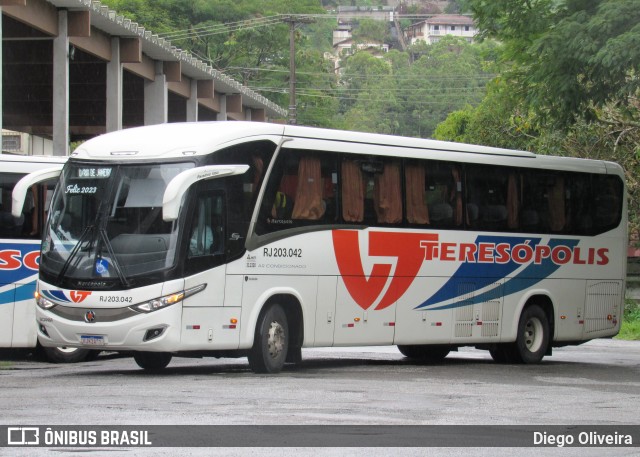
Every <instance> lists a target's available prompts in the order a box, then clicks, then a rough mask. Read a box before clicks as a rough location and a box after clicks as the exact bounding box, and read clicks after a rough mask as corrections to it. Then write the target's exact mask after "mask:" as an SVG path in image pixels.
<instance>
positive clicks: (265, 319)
mask: <svg viewBox="0 0 640 457" xmlns="http://www.w3.org/2000/svg"><path fill="white" fill-rule="evenodd" d="M288 350H289V324H288V322H287V315H286V314H285V312H284V310H283V309H282V307H281V306H280V305H275V304H274V305H271V306H269V307H268V308H267V309H266V310H264V311H263V312H262V313H261V315H260V318H259V319H258V324H257V326H256V334H255V337H254V340H253V347H252V348H251V350H250V351H249V355H248V359H249V366H250V367H251V369H252V370H253V371H254V372H255V373H278V372H280V371H281V370H282V367H283V366H284V363H285V360H286V358H287V352H288Z"/></svg>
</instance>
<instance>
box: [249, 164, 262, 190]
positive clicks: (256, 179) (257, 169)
mask: <svg viewBox="0 0 640 457" xmlns="http://www.w3.org/2000/svg"><path fill="white" fill-rule="evenodd" d="M252 159H253V168H254V170H253V189H251V191H252V192H257V191H258V184H260V179H261V178H262V173H263V172H264V162H263V161H262V158H260V157H258V156H255V155H254V156H253V157H252Z"/></svg>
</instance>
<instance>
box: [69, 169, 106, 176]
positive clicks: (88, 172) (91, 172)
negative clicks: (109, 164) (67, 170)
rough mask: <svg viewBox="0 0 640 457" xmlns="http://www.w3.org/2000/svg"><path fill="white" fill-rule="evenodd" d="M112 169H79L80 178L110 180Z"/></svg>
mask: <svg viewBox="0 0 640 457" xmlns="http://www.w3.org/2000/svg"><path fill="white" fill-rule="evenodd" d="M109 176H111V168H78V176H77V177H78V178H108V177H109Z"/></svg>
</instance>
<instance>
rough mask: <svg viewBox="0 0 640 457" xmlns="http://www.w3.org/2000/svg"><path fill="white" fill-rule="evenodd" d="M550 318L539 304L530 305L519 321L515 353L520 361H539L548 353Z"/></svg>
mask: <svg viewBox="0 0 640 457" xmlns="http://www.w3.org/2000/svg"><path fill="white" fill-rule="evenodd" d="M550 328H551V327H550V325H549V318H548V317H547V314H546V313H545V312H544V310H543V309H542V308H541V307H540V306H538V305H531V306H528V307H527V308H526V309H525V310H524V311H523V312H522V316H520V321H519V322H518V336H517V338H516V342H515V347H514V350H515V354H516V356H517V357H518V359H519V360H518V361H519V362H520V363H526V364H533V363H539V362H540V361H541V360H542V358H543V357H544V355H545V354H546V353H547V349H548V348H549V341H550V333H551V332H550Z"/></svg>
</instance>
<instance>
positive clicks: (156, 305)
mask: <svg viewBox="0 0 640 457" xmlns="http://www.w3.org/2000/svg"><path fill="white" fill-rule="evenodd" d="M183 299H184V292H178V293H176V294H171V295H167V296H165V297H160V298H154V299H153V300H149V301H148V302H145V303H140V304H138V305H134V306H131V307H130V308H131V309H133V310H134V311H139V312H143V313H150V312H152V311H157V310H159V309H162V308H166V307H167V306H171V305H175V304H176V303H179V302H181V301H182V300H183Z"/></svg>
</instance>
